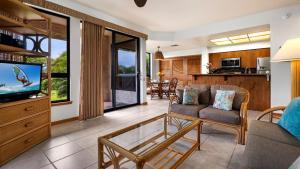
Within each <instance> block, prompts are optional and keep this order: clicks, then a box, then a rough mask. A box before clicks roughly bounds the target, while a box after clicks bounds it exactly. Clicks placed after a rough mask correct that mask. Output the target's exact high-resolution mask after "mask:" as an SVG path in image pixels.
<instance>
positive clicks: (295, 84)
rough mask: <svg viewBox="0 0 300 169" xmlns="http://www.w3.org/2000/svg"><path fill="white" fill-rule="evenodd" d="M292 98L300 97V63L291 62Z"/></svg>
mask: <svg viewBox="0 0 300 169" xmlns="http://www.w3.org/2000/svg"><path fill="white" fill-rule="evenodd" d="M291 68H292V98H295V97H299V96H300V61H292V64H291Z"/></svg>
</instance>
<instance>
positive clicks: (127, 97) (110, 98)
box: [103, 30, 140, 112]
mask: <svg viewBox="0 0 300 169" xmlns="http://www.w3.org/2000/svg"><path fill="white" fill-rule="evenodd" d="M104 35H105V36H104V44H103V45H104V46H103V50H104V60H103V63H105V64H104V65H103V76H104V79H107V81H105V82H103V83H104V86H103V88H104V110H105V112H108V111H112V110H116V109H120V108H125V107H129V106H134V105H138V104H139V103H140V83H139V81H140V79H139V78H140V65H139V63H140V56H139V39H138V38H136V37H133V36H130V35H126V34H123V33H120V32H116V31H113V30H106V31H105V33H104ZM106 63H107V64H106Z"/></svg>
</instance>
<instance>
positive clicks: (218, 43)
mask: <svg viewBox="0 0 300 169" xmlns="http://www.w3.org/2000/svg"><path fill="white" fill-rule="evenodd" d="M214 44H216V45H219V46H221V45H231V44H232V42H231V41H229V40H227V41H221V42H214Z"/></svg>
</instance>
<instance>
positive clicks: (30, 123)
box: [0, 112, 50, 145]
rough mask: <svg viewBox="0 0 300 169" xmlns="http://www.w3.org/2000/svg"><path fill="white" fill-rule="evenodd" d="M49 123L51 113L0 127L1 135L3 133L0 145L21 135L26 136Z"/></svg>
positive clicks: (0, 137)
mask: <svg viewBox="0 0 300 169" xmlns="http://www.w3.org/2000/svg"><path fill="white" fill-rule="evenodd" d="M47 123H50V119H49V112H45V113H42V114H39V115H37V116H34V117H31V118H27V119H24V120H21V121H18V122H16V123H13V124H9V125H7V126H3V127H0V133H2V134H1V136H0V145H1V144H3V143H4V142H6V141H8V140H10V139H12V138H14V137H17V136H19V135H20V134H24V133H26V132H28V131H30V130H33V129H35V128H37V127H39V126H42V125H45V124H47Z"/></svg>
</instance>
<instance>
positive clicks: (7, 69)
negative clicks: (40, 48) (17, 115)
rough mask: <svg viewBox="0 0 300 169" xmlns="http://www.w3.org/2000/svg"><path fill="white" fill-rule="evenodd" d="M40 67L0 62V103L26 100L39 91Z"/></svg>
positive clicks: (39, 65) (29, 64)
mask: <svg viewBox="0 0 300 169" xmlns="http://www.w3.org/2000/svg"><path fill="white" fill-rule="evenodd" d="M41 75H42V65H41V64H33V63H20V62H6V61H0V101H9V100H17V99H24V98H28V97H29V96H30V95H33V94H38V93H39V92H40V91H41Z"/></svg>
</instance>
